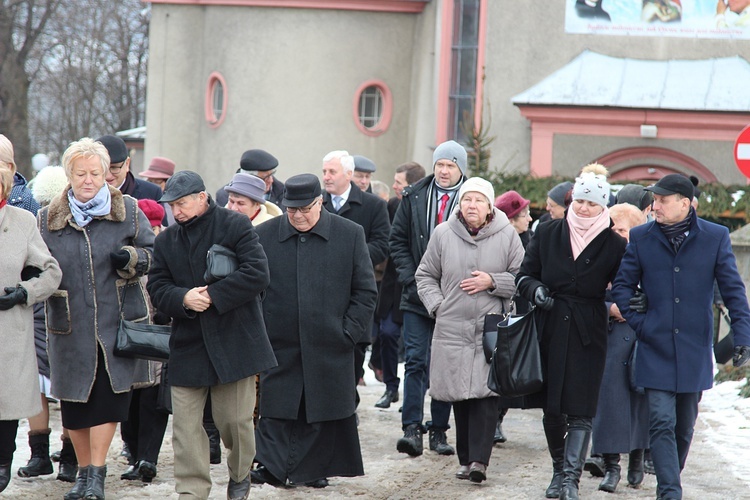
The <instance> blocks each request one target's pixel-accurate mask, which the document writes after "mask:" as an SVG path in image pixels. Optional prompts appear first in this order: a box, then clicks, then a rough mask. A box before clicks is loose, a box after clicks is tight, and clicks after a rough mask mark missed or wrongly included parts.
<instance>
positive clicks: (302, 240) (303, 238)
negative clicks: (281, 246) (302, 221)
mask: <svg viewBox="0 0 750 500" xmlns="http://www.w3.org/2000/svg"><path fill="white" fill-rule="evenodd" d="M299 240H300V241H301V242H302V243H304V242H305V241H307V238H305V237H304V236H300V238H299Z"/></svg>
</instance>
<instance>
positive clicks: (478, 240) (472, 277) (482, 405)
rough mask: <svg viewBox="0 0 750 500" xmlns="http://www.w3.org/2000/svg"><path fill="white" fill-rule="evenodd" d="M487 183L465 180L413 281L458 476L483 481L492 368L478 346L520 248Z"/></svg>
mask: <svg viewBox="0 0 750 500" xmlns="http://www.w3.org/2000/svg"><path fill="white" fill-rule="evenodd" d="M494 199H495V194H494V191H493V189H492V184H490V183H489V182H487V181H486V180H484V179H481V178H479V177H472V178H471V179H468V180H467V181H466V182H464V183H463V185H462V186H461V188H460V190H459V192H458V205H457V206H456V209H455V210H454V211H453V213H452V214H451V215H450V217H449V218H448V220H447V221H446V223H445V224H439V225H438V226H437V227H436V228H435V231H434V233H433V234H432V237H431V238H430V242H429V244H428V245H427V251H426V252H425V254H424V256H423V257H422V261H421V262H420V264H419V267H418V268H417V272H416V274H415V276H414V277H415V279H416V281H417V291H418V293H419V297H420V299H422V303H423V304H424V305H425V308H426V309H427V312H428V313H429V314H430V316H431V317H434V318H435V320H436V321H435V330H434V333H433V337H432V353H431V361H430V396H431V397H432V398H435V399H438V400H440V401H447V402H451V403H452V404H453V415H454V417H455V422H456V450H457V454H458V461H459V464H460V466H461V467H460V468H459V470H458V472H457V473H456V477H457V478H458V479H469V480H471V481H472V482H482V481H484V480H485V479H486V477H487V465H488V464H489V461H490V455H491V454H492V445H493V437H494V435H495V423H496V422H497V405H498V397H497V394H495V393H493V392H492V391H490V390H489V389H488V388H487V377H488V375H489V371H490V365H489V364H488V363H487V361H486V360H485V357H484V351H483V349H482V331H483V329H484V328H483V327H484V317H485V315H487V314H488V313H493V312H494V313H498V312H502V311H508V310H509V309H510V299H511V297H512V296H513V294H514V293H515V289H516V287H515V275H516V273H518V269H519V267H520V266H521V261H522V260H523V253H524V252H523V245H522V244H521V238H520V237H519V236H518V233H517V231H516V230H515V228H514V227H513V226H512V225H511V224H510V222H509V221H508V217H507V216H506V215H505V214H504V213H503V212H501V211H500V210H498V209H497V208H495V207H494V206H493V205H492V201H493V200H494Z"/></svg>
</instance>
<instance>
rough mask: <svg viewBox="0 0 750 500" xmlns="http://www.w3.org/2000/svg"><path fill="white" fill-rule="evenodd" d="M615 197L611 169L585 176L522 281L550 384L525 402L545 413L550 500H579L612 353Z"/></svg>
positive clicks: (540, 234) (536, 240) (537, 241)
mask: <svg viewBox="0 0 750 500" xmlns="http://www.w3.org/2000/svg"><path fill="white" fill-rule="evenodd" d="M609 193H610V191H609V183H608V182H607V170H606V169H605V168H604V167H602V166H601V165H597V166H595V167H591V168H590V169H587V170H586V171H584V172H582V173H581V175H580V176H579V177H578V178H576V181H575V184H574V185H573V202H572V203H571V205H570V208H569V209H568V210H567V211H566V212H565V216H564V217H563V218H561V219H555V220H552V221H549V222H548V223H546V224H542V225H540V226H539V228H538V229H537V232H536V234H535V235H534V237H533V238H532V239H531V241H530V242H529V245H528V247H527V248H526V256H525V258H524V261H523V265H522V266H521V270H520V272H519V273H518V276H517V278H516V283H517V285H518V291H519V293H520V294H521V295H522V296H523V297H525V298H526V299H527V300H529V301H533V302H534V303H535V304H536V306H537V308H536V310H535V313H534V314H535V319H536V324H537V328H538V329H539V333H540V336H539V340H540V347H541V354H542V367H543V372H544V380H545V384H544V386H543V387H542V390H541V391H540V392H539V393H537V394H533V395H531V396H529V397H527V398H526V400H527V403H528V404H527V407H541V408H543V410H544V419H543V423H544V432H545V435H546V437H547V445H548V448H549V451H550V455H551V456H552V464H553V477H552V481H551V483H550V485H549V487H548V488H547V491H546V492H545V496H546V497H547V498H558V497H559V498H563V499H567V500H571V499H578V482H579V480H580V477H581V471H582V470H583V464H584V461H585V459H586V451H587V449H588V444H589V439H590V437H591V421H592V418H593V417H594V415H596V407H597V402H598V399H599V386H600V384H601V380H602V374H603V372H604V359H605V357H606V349H607V308H606V306H605V304H604V293H605V291H606V289H607V285H608V284H609V283H610V282H611V281H612V280H613V279H614V277H615V274H616V273H617V269H618V267H619V265H620V259H621V258H622V255H623V253H624V252H625V245H626V242H625V240H624V239H623V238H622V237H620V236H619V235H618V234H617V233H615V232H614V231H613V230H612V229H611V226H612V222H611V220H610V218H609V209H608V208H607V203H608V201H609Z"/></svg>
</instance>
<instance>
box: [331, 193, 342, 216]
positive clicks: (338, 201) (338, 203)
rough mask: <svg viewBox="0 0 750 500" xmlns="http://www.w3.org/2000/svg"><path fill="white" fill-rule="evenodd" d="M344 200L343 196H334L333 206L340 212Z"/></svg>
mask: <svg viewBox="0 0 750 500" xmlns="http://www.w3.org/2000/svg"><path fill="white" fill-rule="evenodd" d="M342 201H343V198H342V197H341V196H334V197H333V208H334V209H335V210H336V211H337V212H338V211H339V210H341V202H342Z"/></svg>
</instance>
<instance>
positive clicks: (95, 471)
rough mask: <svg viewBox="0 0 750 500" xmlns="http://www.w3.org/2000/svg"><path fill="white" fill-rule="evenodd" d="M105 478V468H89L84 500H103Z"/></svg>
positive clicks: (92, 466)
mask: <svg viewBox="0 0 750 500" xmlns="http://www.w3.org/2000/svg"><path fill="white" fill-rule="evenodd" d="M106 477H107V466H106V465H102V466H101V467H97V466H96V465H90V466H89V480H88V483H86V495H85V496H84V497H83V498H85V499H86V500H104V480H105V479H106Z"/></svg>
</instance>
